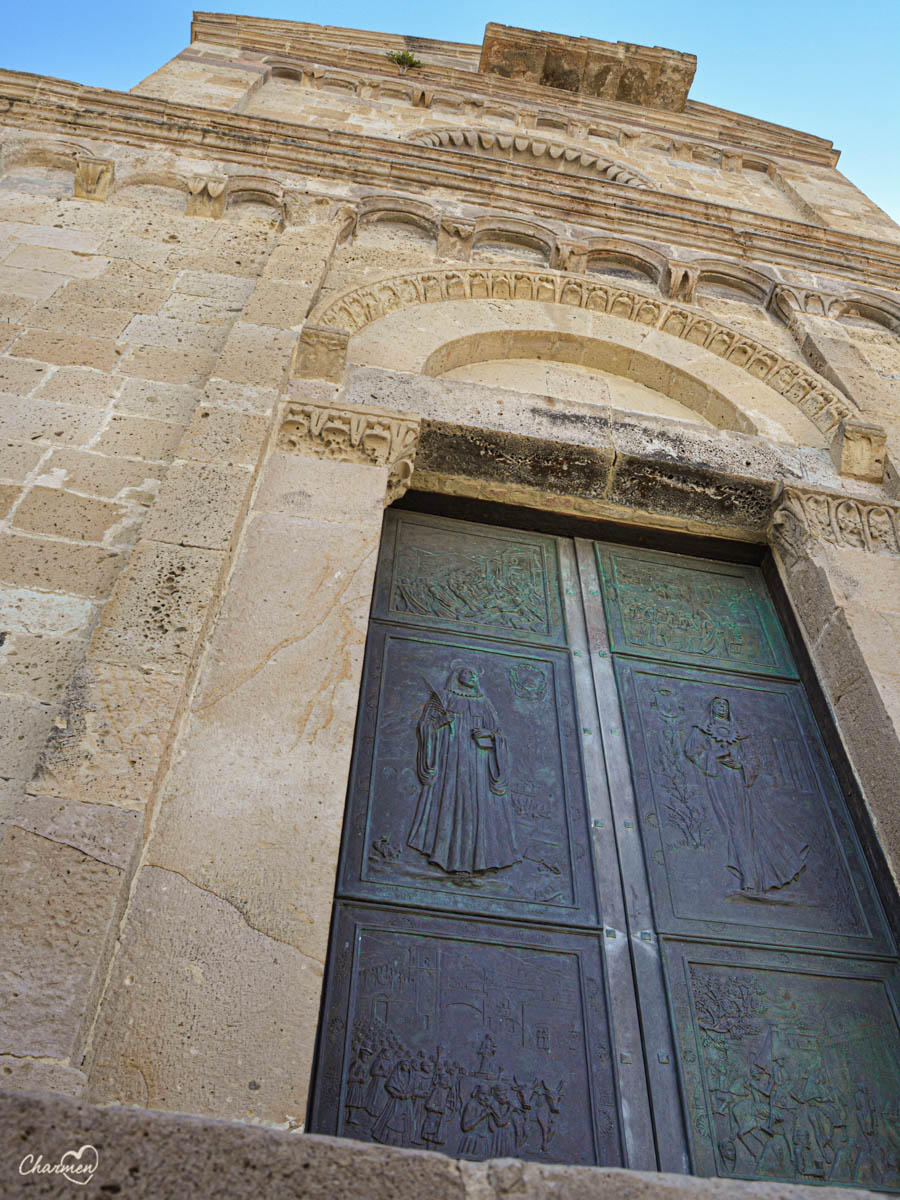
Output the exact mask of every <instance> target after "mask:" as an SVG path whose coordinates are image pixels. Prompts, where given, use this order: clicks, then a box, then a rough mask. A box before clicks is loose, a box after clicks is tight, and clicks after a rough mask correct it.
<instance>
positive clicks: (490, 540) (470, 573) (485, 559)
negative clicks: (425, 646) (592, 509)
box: [373, 512, 566, 646]
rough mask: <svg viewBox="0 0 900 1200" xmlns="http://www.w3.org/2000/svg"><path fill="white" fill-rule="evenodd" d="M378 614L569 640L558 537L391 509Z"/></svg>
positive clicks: (495, 633)
mask: <svg viewBox="0 0 900 1200" xmlns="http://www.w3.org/2000/svg"><path fill="white" fill-rule="evenodd" d="M373 615H374V616H377V617H385V618H387V619H389V620H391V621H401V622H403V623H412V624H416V625H425V626H427V627H429V628H440V629H447V630H451V631H460V632H466V633H473V634H479V635H481V636H485V637H500V638H502V639H503V640H504V641H526V642H534V641H541V642H544V643H547V642H549V643H552V644H554V645H557V646H563V645H565V643H566V631H565V624H564V621H563V617H562V605H561V598H560V584H559V561H558V553H557V544H556V539H555V538H552V537H545V536H542V535H541V534H533V533H518V532H517V531H514V530H506V529H497V528H495V527H493V526H483V525H472V524H466V525H465V526H462V525H461V524H460V522H459V521H447V520H444V519H442V518H440V517H427V516H421V515H419V514H418V513H404V512H398V513H388V514H387V515H386V518H385V532H384V538H383V541H382V555H381V560H380V566H379V581H378V584H377V586H376V595H375V607H374V610H373Z"/></svg>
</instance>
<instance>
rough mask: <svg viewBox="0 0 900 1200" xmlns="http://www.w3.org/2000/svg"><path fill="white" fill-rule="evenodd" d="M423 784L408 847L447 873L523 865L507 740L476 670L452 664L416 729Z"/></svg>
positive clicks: (430, 698) (481, 870)
mask: <svg viewBox="0 0 900 1200" xmlns="http://www.w3.org/2000/svg"><path fill="white" fill-rule="evenodd" d="M417 735H418V754H417V758H416V773H417V775H418V778H419V783H420V784H421V785H422V789H421V792H420V793H419V803H418V807H417V809H416V815H415V819H414V821H413V824H412V829H411V830H410V834H409V838H408V842H409V845H410V846H412V847H413V849H415V850H418V851H420V853H422V854H424V855H425V856H426V857H427V858H428V860H429V862H432V863H434V864H435V865H436V866H439V867H441V868H442V869H443V870H445V871H449V872H454V873H459V874H463V875H473V874H478V873H481V872H485V871H497V870H500V869H502V868H503V867H510V866H512V865H513V863H517V862H519V861H520V860H521V857H522V855H521V853H520V852H519V849H518V846H517V844H516V830H515V824H514V820H515V818H514V814H513V811H512V806H511V803H510V797H509V772H508V763H507V747H506V738H505V737H504V736H503V733H502V731H501V729H500V722H499V720H498V718H497V713H496V711H495V709H494V706H493V704H491V702H490V700H488V698H487V697H486V696H485V694H484V692H483V691H482V689H481V686H480V684H479V681H478V672H477V671H476V670H475V668H474V667H470V666H467V665H465V664H459V663H454V664H453V667H452V669H451V671H450V675H449V677H448V679H447V683H446V686H445V687H444V688H443V689H442V690H441V691H437V690H436V689H432V691H431V695H430V696H429V699H428V700H427V702H426V704H425V707H424V709H423V710H422V716H421V718H420V719H419V724H418V726H417Z"/></svg>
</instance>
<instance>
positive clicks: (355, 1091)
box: [347, 1046, 372, 1125]
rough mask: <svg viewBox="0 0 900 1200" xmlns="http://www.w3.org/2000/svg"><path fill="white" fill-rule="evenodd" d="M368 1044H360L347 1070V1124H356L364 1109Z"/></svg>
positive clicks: (369, 1053)
mask: <svg viewBox="0 0 900 1200" xmlns="http://www.w3.org/2000/svg"><path fill="white" fill-rule="evenodd" d="M371 1057H372V1049H371V1047H370V1046H360V1048H359V1050H358V1052H357V1055H356V1058H354V1060H353V1062H352V1063H351V1064H350V1070H349V1071H348V1072H347V1124H348V1125H358V1124H359V1123H360V1117H361V1116H362V1114H363V1113H364V1112H365V1111H366V1107H367V1104H368V1093H369V1065H370V1064H369V1060H370V1059H371Z"/></svg>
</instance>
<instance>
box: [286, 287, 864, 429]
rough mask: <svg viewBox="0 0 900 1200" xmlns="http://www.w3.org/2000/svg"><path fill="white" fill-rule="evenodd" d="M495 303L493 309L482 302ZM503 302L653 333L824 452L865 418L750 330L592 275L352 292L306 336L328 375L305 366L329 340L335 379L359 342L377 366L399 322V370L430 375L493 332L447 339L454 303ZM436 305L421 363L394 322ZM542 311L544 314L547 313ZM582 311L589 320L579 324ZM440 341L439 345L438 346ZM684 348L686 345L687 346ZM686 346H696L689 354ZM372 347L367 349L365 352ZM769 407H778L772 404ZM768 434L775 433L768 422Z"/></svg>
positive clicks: (656, 353)
mask: <svg viewBox="0 0 900 1200" xmlns="http://www.w3.org/2000/svg"><path fill="white" fill-rule="evenodd" d="M488 301H489V302H491V303H490V304H485V303H479V302H488ZM498 301H501V302H503V304H502V308H503V309H504V310H506V311H512V309H517V308H518V306H519V302H526V304H529V306H530V307H532V308H533V309H534V314H533V316H532V315H531V314H529V316H528V318H527V321H526V320H523V319H521V318H520V319H519V320H518V321H516V322H515V323H516V324H518V325H519V326H520V327H521V325H522V324H527V326H528V327H530V328H532V329H533V328H535V327H536V328H538V329H544V330H549V331H553V330H556V331H559V332H568V333H575V334H578V335H581V336H587V337H593V338H599V339H600V340H602V341H606V342H611V343H613V344H617V345H621V346H623V347H625V348H626V349H629V350H633V349H637V348H638V347H639V345H640V343H641V342H643V341H645V340H648V339H649V338H650V337H651V336H652V342H651V343H649V344H648V345H647V346H644V347H643V352H645V353H650V348H651V345H652V356H653V357H660V356H661V357H662V359H663V361H664V364H665V366H666V368H667V369H668V368H671V367H673V366H674V367H678V368H680V369H686V368H688V367H689V369H690V374H691V375H693V376H696V377H697V378H698V379H700V381H701V382H702V383H704V385H706V386H710V385H711V386H712V387H713V388H714V390H715V391H718V392H722V393H723V394H725V393H727V395H728V397H729V398H730V399H729V402H730V403H731V404H732V406H733V407H734V408H735V409H737V410H739V411H742V412H744V413H747V414H748V417H749V419H750V422H751V424H755V425H757V427H759V425H760V423H759V422H756V421H754V420H753V417H752V415H751V412H750V410H753V409H754V408H755V407H756V406H757V402H758V401H759V399H760V398H761V397H764V396H768V397H769V398H770V402H774V401H775V399H776V398H783V400H785V401H787V402H788V406H792V407H793V408H795V409H797V410H799V413H800V414H803V416H804V417H805V418H806V419H807V421H808V422H810V423H811V424H812V426H814V428H815V429H816V430H818V431H819V435H820V436H819V437H817V438H813V439H810V438H808V437H803V436H801V435H800V434H799V431H796V432H794V431H792V432H791V434H790V436H789V440H798V441H801V442H802V443H804V444H819V445H821V444H822V436H821V435H824V436H825V437H826V438H827V436H828V435H829V434H830V433H831V431H832V430H833V429H834V428H835V427H836V426H837V424H838V422H839V421H840V420H841V419H843V418H844V417H847V416H850V415H852V414H853V413H854V411H855V410H854V408H853V406H852V404H851V402H850V401H849V400H848V399H847V398H846V397H845V396H843V395H841V394H840V393H838V392H836V391H835V389H834V388H832V387H831V386H830V385H829V384H828V383H827V382H826V381H825V380H824V379H822V378H821V377H820V376H819V375H816V374H815V373H814V372H813V371H811V370H810V369H809V368H808V367H807V366H806V365H805V364H802V363H800V362H795V361H790V360H789V359H787V358H784V357H783V356H782V355H781V354H779V353H778V351H776V350H773V349H772V348H771V347H769V346H766V345H764V344H763V343H761V342H759V341H755V340H754V339H752V338H749V337H748V336H747V335H746V334H745V333H744V332H742V331H741V330H737V329H734V328H731V327H729V326H727V325H724V324H722V323H721V322H717V321H716V320H715V319H714V318H713V317H712V316H711V315H710V313H709V312H708V311H705V310H702V309H697V308H693V307H691V306H688V305H683V304H674V303H672V302H671V301H667V300H663V299H662V298H656V297H653V296H648V295H647V294H646V292H637V291H633V290H631V289H629V288H625V287H618V286H614V285H611V284H609V283H606V282H602V283H601V282H598V281H597V280H596V279H595V278H590V277H588V276H583V275H573V274H569V273H564V272H557V271H550V270H545V271H528V270H519V269H516V268H499V267H494V268H491V267H483V268H452V269H444V270H440V269H438V270H428V271H416V272H410V273H406V274H402V275H393V276H386V277H383V278H381V279H378V280H372V281H368V282H366V283H365V284H362V285H359V286H356V287H352V288H348V289H346V290H345V291H344V292H341V293H339V294H338V295H337V296H334V297H332V298H330V299H329V300H327V301H326V302H325V303H324V304H322V305H321V306H320V307H319V308H318V309H317V310H316V311H315V312H314V313H312V314H311V316H310V318H309V322H308V324H307V327H306V329H305V330H304V335H303V337H302V339H301V343H302V345H301V361H300V373H301V374H310V375H315V374H319V373H320V372H319V371H318V370H304V367H303V361H302V355H303V353H304V352H307V353H309V354H310V357H311V358H313V357H314V356H315V354H316V351H317V350H319V348H320V347H319V343H323V344H324V343H327V345H328V349H329V353H330V354H331V355H332V357H333V363H332V371H331V375H330V376H329V377H331V378H339V377H340V375H341V374H342V372H343V358H344V355H345V353H346V347H347V345H348V343H351V346H350V358H351V360H352V361H353V362H354V363H363V362H368V363H369V364H370V365H376V364H375V363H374V361H373V360H372V358H371V356H370V354H369V353H368V352H369V351H371V350H372V349H373V347H374V346H375V344H376V343H377V342H378V341H380V340H381V339H380V337H379V336H378V331H375V330H369V327H370V326H372V324H373V323H374V322H380V321H382V320H385V319H391V325H392V326H394V325H397V328H395V329H393V336H387V334H388V330H387V329H385V330H384V333H385V342H384V344H385V346H387V345H390V346H392V347H395V348H397V351H398V352H399V353H400V354H401V357H402V358H403V360H404V365H403V366H399V365H398V366H396V367H395V369H400V370H416V371H423V370H424V363H425V358H427V357H428V354H431V353H432V352H433V351H435V350H437V349H438V348H439V347H440V346H441V345H442V344H443V343H444V342H446V341H450V340H452V335H453V333H454V332H456V333H457V335H458V336H463V335H464V334H465V333H466V332H473V331H482V330H484V329H485V325H484V320H483V318H481V319H480V320H479V322H478V324H477V325H476V327H475V329H474V330H469V331H467V330H466V329H465V328H460V322H459V321H458V320H457V319H453V320H452V322H451V324H450V326H449V327H448V328H447V329H446V331H445V332H444V335H443V337H442V338H440V337H439V333H437V332H435V330H436V329H437V330H440V328H441V322H440V320H439V319H438V318H439V316H440V315H444V316H446V317H448V318H449V317H450V314H451V313H452V312H453V311H454V306H455V305H457V304H459V303H460V302H468V303H469V304H470V305H471V304H473V302H474V309H473V311H474V310H475V309H487V310H491V311H498V310H497V302H498ZM435 304H439V305H441V306H442V314H438V313H436V312H435V313H431V314H429V317H428V320H427V321H424V322H423V321H421V320H418V319H417V321H416V323H417V324H418V325H419V326H420V327H422V328H425V327H427V328H429V329H430V330H431V334H430V335H429V337H426V338H425V341H426V342H428V350H427V354H424V355H422V356H418V355H417V354H416V353H414V351H413V348H412V347H411V346H410V345H407V344H404V342H403V341H402V340H399V339H400V336H401V335H400V327H399V325H398V324H397V322H396V320H395V319H394V318H395V316H396V314H397V313H400V312H402V311H404V310H407V309H414V308H418V307H420V306H425V305H435ZM538 310H541V311H540V315H538ZM577 313H580V316H578V317H576V314H577ZM504 323H505V322H498V324H500V325H503V324H504ZM366 330H369V331H368V332H367V333H366V334H365V336H364V337H363V336H354V335H362V334H363V331H366ZM436 337H437V338H438V339H439V340H437V341H435V340H434V339H435V338H436ZM678 343H682V346H681V348H679V346H678ZM685 343H687V344H688V345H689V346H690V347H691V349H690V350H689V351H688V353H687V354H685V350H686V349H687V347H686V346H685V345H684V344H685ZM364 346H365V347H366V348H367V352H366V353H361V351H362V350H363V347H364ZM411 355H412V357H410V356H411ZM407 359H409V361H408V362H407V361H406V360H407ZM317 361H319V360H318V359H317ZM377 365H381V366H386V367H390V366H391V365H392V364H391V362H389V361H387V362H382V361H380V362H378V364H377ZM618 373H619V374H622V373H623V372H622V371H619V372H618ZM772 393H775V396H772ZM764 407H768V403H766V404H765V405H764ZM715 423H717V424H718V421H716V422H715ZM783 424H784V422H782V425H783ZM804 424H806V422H804ZM732 427H735V426H732ZM760 432H767V431H766V429H765V421H763V422H762V428H760ZM782 436H783V435H782Z"/></svg>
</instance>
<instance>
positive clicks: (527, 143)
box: [408, 129, 656, 188]
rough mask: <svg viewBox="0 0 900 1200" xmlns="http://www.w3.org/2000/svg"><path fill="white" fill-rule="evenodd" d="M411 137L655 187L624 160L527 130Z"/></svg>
mask: <svg viewBox="0 0 900 1200" xmlns="http://www.w3.org/2000/svg"><path fill="white" fill-rule="evenodd" d="M408 140H409V141H411V142H415V143H416V144H417V145H419V146H436V147H437V146H443V147H445V148H446V149H448V150H462V151H471V152H472V153H474V154H479V155H481V156H482V157H484V158H500V159H508V160H511V161H513V162H519V163H522V162H525V163H529V164H531V165H534V166H539V167H543V168H544V169H549V170H551V171H562V172H564V173H565V174H567V175H580V176H582V177H584V178H590V179H605V180H608V181H609V182H610V183H624V184H627V185H629V186H630V187H639V188H655V187H656V185H655V184H654V183H653V182H652V181H651V180H649V179H648V178H647V176H646V175H642V174H640V172H638V171H635V170H634V168H633V167H626V166H625V165H624V164H623V163H620V162H615V161H613V160H612V159H610V158H603V157H602V156H601V155H599V154H594V153H592V152H591V151H590V150H583V149H581V148H580V147H578V146H566V145H564V144H563V143H562V142H553V141H548V139H547V138H542V137H534V136H531V135H530V134H523V133H492V132H491V131H490V130H487V129H427V130H420V131H417V132H416V133H413V134H410V135H409V138H408Z"/></svg>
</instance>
